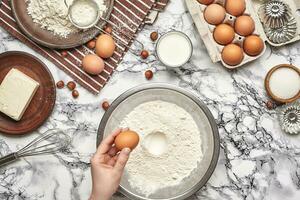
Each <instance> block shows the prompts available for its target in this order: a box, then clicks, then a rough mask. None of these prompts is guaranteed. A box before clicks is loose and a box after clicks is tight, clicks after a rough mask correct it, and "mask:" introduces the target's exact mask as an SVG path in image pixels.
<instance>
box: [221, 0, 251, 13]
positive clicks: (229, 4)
mask: <svg viewBox="0 0 300 200" xmlns="http://www.w3.org/2000/svg"><path fill="white" fill-rule="evenodd" d="M225 9H226V11H227V12H228V13H229V14H231V15H233V16H240V15H242V14H243V13H244V11H245V10H246V3H245V0H226V4H225Z"/></svg>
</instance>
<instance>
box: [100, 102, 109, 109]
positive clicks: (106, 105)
mask: <svg viewBox="0 0 300 200" xmlns="http://www.w3.org/2000/svg"><path fill="white" fill-rule="evenodd" d="M109 106H110V105H109V103H108V102H107V101H104V102H103V103H102V108H103V110H105V111H107V110H108V108H109Z"/></svg>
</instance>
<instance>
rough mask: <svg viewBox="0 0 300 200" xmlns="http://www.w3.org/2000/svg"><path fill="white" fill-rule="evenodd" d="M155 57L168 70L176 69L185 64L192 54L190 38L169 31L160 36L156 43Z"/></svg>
mask: <svg viewBox="0 0 300 200" xmlns="http://www.w3.org/2000/svg"><path fill="white" fill-rule="evenodd" d="M155 50H156V55H157V58H158V59H159V61H160V62H161V63H163V64H164V65H165V66H166V67H168V68H169V69H176V68H179V67H181V66H183V65H184V64H186V63H187V62H188V61H189V60H190V58H191V56H192V54H193V45H192V42H191V40H190V38H189V37H188V36H187V35H186V34H184V33H183V32H180V31H170V32H167V33H165V34H164V35H162V36H161V37H160V38H159V40H158V41H157V43H156V47H155Z"/></svg>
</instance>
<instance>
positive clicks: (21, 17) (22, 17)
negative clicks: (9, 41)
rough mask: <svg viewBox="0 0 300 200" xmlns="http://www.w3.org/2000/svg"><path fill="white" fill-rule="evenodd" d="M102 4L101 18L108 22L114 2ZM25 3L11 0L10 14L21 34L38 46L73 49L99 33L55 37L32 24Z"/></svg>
mask: <svg viewBox="0 0 300 200" xmlns="http://www.w3.org/2000/svg"><path fill="white" fill-rule="evenodd" d="M62 1H63V0H62ZM104 2H105V5H106V7H107V8H108V9H107V10H106V11H105V13H104V14H103V15H102V17H103V18H105V19H107V20H108V19H109V17H110V14H111V11H112V9H113V5H114V0H105V1H104ZM27 3H28V2H26V1H25V0H11V8H12V12H13V15H14V17H15V19H16V22H17V23H18V25H19V27H20V29H21V30H22V32H23V33H24V34H26V35H27V36H28V37H29V38H30V39H32V40H33V41H35V42H36V43H38V44H40V45H43V46H45V47H48V48H54V49H67V48H73V47H77V46H80V45H82V44H85V43H86V42H88V41H90V40H91V39H93V38H94V37H95V36H97V35H98V34H99V33H100V30H98V29H96V28H91V29H88V30H85V31H80V32H77V33H72V34H70V35H68V36H67V38H63V37H61V36H57V35H55V34H54V33H52V32H50V31H48V30H45V29H42V28H41V27H40V26H39V25H38V24H36V23H34V22H33V20H32V18H31V16H30V15H29V14H28V13H27ZM105 24H106V22H105V21H102V20H100V21H99V22H98V24H97V25H98V26H99V27H103V26H104V25H105Z"/></svg>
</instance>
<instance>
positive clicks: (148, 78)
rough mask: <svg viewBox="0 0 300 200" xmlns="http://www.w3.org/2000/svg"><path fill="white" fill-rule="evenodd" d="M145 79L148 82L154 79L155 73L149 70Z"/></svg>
mask: <svg viewBox="0 0 300 200" xmlns="http://www.w3.org/2000/svg"><path fill="white" fill-rule="evenodd" d="M145 77H146V79H147V80H150V79H152V78H153V72H152V71H151V70H147V71H146V72H145Z"/></svg>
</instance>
